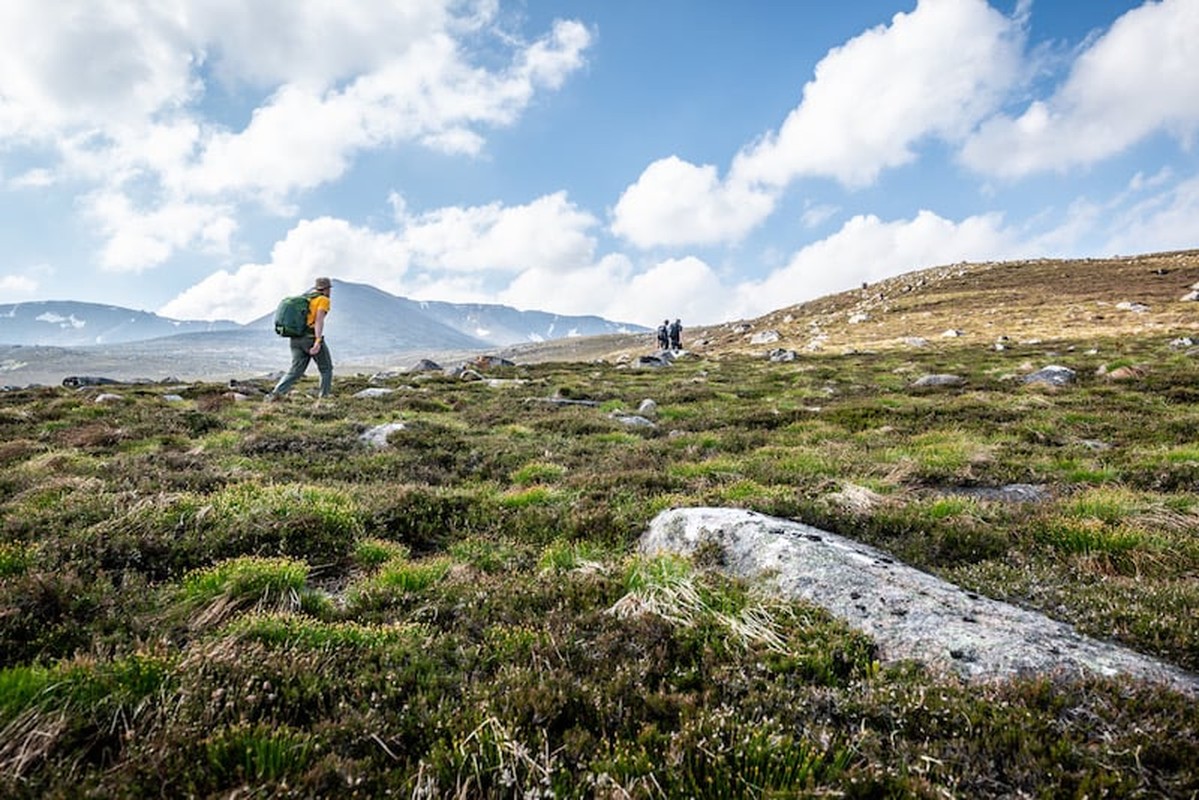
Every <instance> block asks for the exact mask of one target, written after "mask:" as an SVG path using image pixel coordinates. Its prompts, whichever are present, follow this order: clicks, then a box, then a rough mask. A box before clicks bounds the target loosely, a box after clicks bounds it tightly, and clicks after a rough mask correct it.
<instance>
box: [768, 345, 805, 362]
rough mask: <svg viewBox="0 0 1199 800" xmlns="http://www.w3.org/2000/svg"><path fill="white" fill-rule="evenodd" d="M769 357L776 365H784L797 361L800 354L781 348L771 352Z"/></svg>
mask: <svg viewBox="0 0 1199 800" xmlns="http://www.w3.org/2000/svg"><path fill="white" fill-rule="evenodd" d="M768 357H769V358H770V360H771V361H773V362H775V363H776V364H783V363H788V362H791V361H795V360H796V359H797V358H799V353H796V352H795V351H794V350H785V349H783V348H781V347H779V348H775V349H774V350H771V351H770V353H769V354H768Z"/></svg>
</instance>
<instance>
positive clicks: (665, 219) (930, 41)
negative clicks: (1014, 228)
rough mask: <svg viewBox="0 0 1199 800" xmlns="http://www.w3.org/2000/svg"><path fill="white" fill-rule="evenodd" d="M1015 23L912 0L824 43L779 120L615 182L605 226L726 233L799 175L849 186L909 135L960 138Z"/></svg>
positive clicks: (705, 235) (1007, 54) (651, 235)
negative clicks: (743, 138) (879, 20)
mask: <svg viewBox="0 0 1199 800" xmlns="http://www.w3.org/2000/svg"><path fill="white" fill-rule="evenodd" d="M1022 43H1023V31H1022V27H1021V25H1020V23H1019V21H1018V20H1013V19H1009V18H1007V17H1004V16H1003V15H1002V14H1000V13H999V12H997V11H995V10H994V9H992V8H991V7H990V6H989V5H987V3H986V2H984V0H921V2H919V3H918V4H917V6H916V9H915V10H914V11H912V12H911V13H901V14H896V15H895V16H894V18H893V19H892V20H891V23H890V25H887V26H880V27H878V28H874V29H872V30H869V31H867V32H865V33H863V34H861V35H860V36H858V37H856V38H854V39H851V40H850V41H849V42H847V43H846V44H845V45H843V46H841V47H839V48H836V49H834V50H832V51H831V52H830V53H829V54H828V55H827V56H825V57H824V59H822V60H821V62H820V63H819V64H818V65H817V66H816V70H815V77H814V78H813V79H812V80H811V81H810V82H809V83H808V84H807V85H806V86H805V87H804V89H803V98H802V101H801V102H800V104H799V106H797V107H796V108H795V109H794V110H793V111H791V113H790V114H789V115H788V116H787V118H786V120H785V121H784V122H783V124H782V126H781V127H780V128H779V130H778V131H772V132H769V133H767V134H766V135H764V136H763V137H762V138H761V139H760V140H759V141H757V142H755V143H753V144H751V145H749V146H747V147H746V148H745V149H743V150H742V151H741V152H740V153H738V154H737V155H736V156H735V158H734V159H733V163H732V166H731V168H730V169H729V174H728V176H727V177H726V178H725V179H724V180H721V179H720V178H719V176H718V175H717V171H716V168H715V167H713V166H711V165H704V166H696V165H694V164H690V163H688V162H686V161H684V160H682V159H680V158H678V157H675V156H672V157H670V158H665V159H661V160H659V161H656V162H654V163H653V164H651V165H650V166H649V167H648V168H646V170H645V171H644V172H643V173H642V174H641V176H640V177H639V178H638V180H637V181H636V183H634V184H633V185H632V186H630V187H629V188H628V189H626V190H625V192H624V194H623V195H622V197H621V198H620V201H619V202H618V203H617V205H616V207H615V209H614V211H613V222H612V230H613V232H614V233H616V234H617V235H620V236H623V237H624V238H625V239H627V240H628V241H630V242H631V243H633V244H635V245H637V246H639V247H652V246H655V245H679V244H710V243H715V242H722V241H735V240H737V239H738V238H740V237H742V236H744V235H745V234H746V233H747V232H748V231H749V230H751V229H752V228H754V227H755V226H756V225H758V224H759V223H761V222H762V221H763V220H764V219H765V218H766V217H768V216H769V215H770V214H771V213H772V212H773V210H774V207H775V201H776V199H777V196H778V194H779V193H780V192H781V191H782V190H783V189H785V188H786V187H787V186H788V185H789V184H790V183H792V182H793V181H795V180H796V179H798V178H805V177H827V178H831V179H834V180H837V181H839V182H841V183H842V184H844V185H846V186H849V187H861V186H865V185H867V184H870V183H872V182H873V181H875V180H876V179H877V178H878V176H879V174H880V173H881V172H882V171H883V170H885V169H888V168H894V167H899V166H902V165H904V164H907V163H909V162H911V161H913V160H914V159H915V158H916V145H917V144H918V143H919V142H921V141H922V140H925V139H929V138H937V139H941V140H945V141H949V142H957V141H960V140H962V139H963V138H964V137H965V136H966V135H967V134H968V133H970V131H971V130H972V129H973V128H974V126H975V125H976V124H977V123H978V121H979V120H981V119H983V118H984V117H985V116H987V115H989V114H991V113H992V112H994V110H995V109H996V108H997V107H998V105H999V104H1000V103H1001V102H1002V100H1003V98H1004V96H1005V92H1006V91H1007V90H1008V89H1009V88H1010V87H1011V85H1012V84H1013V83H1014V82H1015V81H1016V79H1017V78H1018V76H1019V73H1020V66H1021V58H1020V56H1021V47H1022Z"/></svg>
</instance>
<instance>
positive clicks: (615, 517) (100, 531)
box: [0, 254, 1199, 798]
mask: <svg viewBox="0 0 1199 800" xmlns="http://www.w3.org/2000/svg"><path fill="white" fill-rule="evenodd" d="M1161 258H1166V257H1161ZM1178 258H1179V259H1180V260H1179V262H1178V264H1180V265H1181V266H1178V265H1175V266H1171V267H1170V268H1169V269H1170V272H1169V273H1168V274H1165V275H1158V274H1156V273H1151V272H1149V270H1148V269H1146V268H1145V266H1146V265H1145V264H1139V265H1135V266H1129V267H1128V269H1129V270H1130V271H1129V273H1128V275H1127V276H1126V277H1125V278H1121V279H1120V280H1119V281H1116V280H1115V279H1114V278H1113V279H1112V281H1111V283H1110V285H1109V287H1108V290H1106V291H1105V292H1103V293H1097V292H1098V290H1097V288H1096V283H1097V278H1096V277H1095V276H1094V275H1093V274H1091V275H1090V277H1089V278H1088V277H1086V275H1084V274H1077V275H1076V273H1075V272H1074V271H1073V269H1074V268H1075V267H1077V268H1078V269H1082V268H1083V267H1085V266H1086V265H1085V264H1084V265H1078V264H1074V265H1070V264H1057V265H1056V267H1055V268H1050V267H1047V266H1044V265H1042V264H1041V263H1040V262H1030V264H1029V265H1025V266H1020V267H1017V266H1003V265H993V266H988V265H982V266H976V267H971V268H964V267H963V268H947V271H946V272H945V273H944V277H943V278H938V279H935V280H934V279H931V278H930V277H929V276H934V277H935V276H936V275H940V274H941V273H937V272H936V271H934V272H932V273H927V274H926V275H924V276H923V277H924V280H923V283H921V282H920V281H921V277H922V276H906V277H905V279H903V280H899V279H897V280H896V281H894V282H889V283H888V285H887V286H883V285H881V284H880V285H879V287H877V289H876V294H877V293H880V292H881V294H882V296H883V300H882V301H881V302H883V303H884V305H883V306H879V307H878V308H876V309H874V310H873V311H869V310H866V311H863V310H854V309H856V308H857V306H856V304H858V303H864V302H867V301H868V300H869V298H862V297H856V298H855V293H848V294H846V295H841V296H837V297H835V298H826V299H825V300H823V301H820V302H816V303H812V304H806V305H805V306H801V307H797V308H795V309H787V310H783V311H780V312H779V313H778V315H775V316H772V317H771V318H770V319H765V320H759V321H753V322H752V323H751V324H750V330H762V329H767V328H771V329H781V330H780V342H779V343H778V344H772V345H769V346H768V347H762V346H751V345H748V344H747V341H746V336H747V331H744V330H742V331H740V332H735V331H734V330H733V328H732V326H725V327H718V328H713V329H711V330H709V331H703V332H693V335H694V336H695V337H696V338H706V339H707V340H708V343H707V344H705V345H697V346H696V347H695V348H694V349H695V354H694V355H692V356H689V357H686V358H684V359H682V360H680V361H678V362H677V363H676V364H675V365H674V366H673V367H670V368H666V369H635V368H631V367H627V366H623V365H618V364H616V363H614V362H613V361H612V360H609V361H608V362H607V363H591V362H590V361H587V360H585V359H590V358H592V357H594V356H595V355H596V354H597V353H596V352H583V351H579V350H576V352H575V353H574V354H573V356H574V357H575V358H577V359H578V360H558V361H555V360H546V361H542V362H541V363H531V362H532V361H533V360H534V359H531V360H530V363H527V364H524V365H522V366H517V367H509V368H503V369H491V370H487V375H486V377H487V378H489V379H490V380H478V381H464V380H460V379H455V378H450V377H447V376H442V375H436V376H432V377H429V376H424V377H418V376H409V377H406V378H399V379H394V380H391V381H388V382H387V383H386V384H384V385H385V386H386V388H390V389H393V390H394V391H392V392H391V393H389V394H386V395H383V396H380V397H373V398H366V397H364V398H356V397H354V396H353V395H354V393H355V392H357V391H358V390H360V389H363V388H366V386H367V383H366V380H365V379H364V378H341V379H340V380H339V383H338V386H337V392H338V396H337V397H336V398H335V399H334V400H333V401H332V402H325V403H323V404H320V405H318V404H316V403H315V402H314V401H313V400H311V399H308V398H306V397H303V396H302V395H301V396H296V397H294V398H293V399H292V400H291V401H290V402H287V403H281V404H275V405H264V404H262V403H258V402H253V401H250V402H239V401H236V400H234V399H232V398H230V397H229V396H227V390H226V388H225V387H224V386H222V385H221V384H217V383H212V384H193V385H188V386H183V387H174V388H172V389H169V390H168V389H164V388H163V387H149V386H123V387H122V386H118V387H103V389H104V391H105V392H111V393H113V394H115V395H117V396H118V397H117V398H115V399H106V400H105V401H103V402H98V397H97V393H96V392H80V391H71V390H67V389H60V388H54V389H25V390H19V391H13V392H6V393H2V394H0V466H2V469H0V524H2V528H0V659H2V661H0V796H5V797H29V798H33V797H38V798H41V797H80V796H117V797H148V796H153V797H162V796H167V797H187V796H194V797H228V796H235V795H236V796H238V797H310V796H336V797H354V796H357V797H379V796H387V795H389V794H390V795H393V796H413V797H440V796H461V797H511V796H557V797H613V798H615V797H687V796H705V797H793V796H824V795H834V796H847V797H880V796H890V797H930V798H931V797H944V796H950V795H952V796H969V797H1013V796H1047V797H1052V796H1068V797H1076V796H1077V797H1082V796H1087V797H1142V796H1152V797H1158V796H1162V797H1193V796H1195V794H1196V793H1197V792H1199V710H1197V709H1196V704H1195V702H1194V698H1189V697H1184V696H1181V695H1177V694H1173V693H1171V692H1168V691H1163V690H1161V689H1160V688H1157V687H1152V686H1143V685H1138V684H1136V683H1135V682H1132V681H1129V680H1126V679H1112V680H1099V679H1093V678H1081V677H1070V676H1038V675H1029V676H1027V677H1025V678H1023V679H1021V680H1018V681H1013V682H1005V683H997V684H988V685H983V686H978V685H964V684H962V683H960V682H959V681H957V680H955V679H953V678H950V677H947V676H943V675H936V674H931V673H929V672H928V671H926V670H925V669H923V668H922V667H921V666H920V665H919V664H903V665H900V666H882V665H880V664H879V662H878V660H877V658H876V653H875V651H874V649H873V646H872V643H871V642H870V641H868V640H867V639H865V637H863V636H861V635H859V634H857V633H854V632H852V631H850V630H849V629H848V628H846V627H845V626H844V625H842V624H840V623H838V622H837V621H835V620H833V619H831V618H830V617H829V616H828V615H827V614H825V613H823V612H822V611H821V610H819V609H818V608H814V607H809V606H805V605H802V604H798V603H784V602H782V601H779V600H777V599H775V598H771V597H767V596H763V595H762V594H760V593H759V592H757V591H755V589H754V587H753V586H748V585H742V584H739V583H735V582H732V581H729V580H727V579H723V578H721V577H719V576H718V575H716V574H714V573H711V572H708V571H705V570H704V569H703V565H702V563H701V564H692V563H684V562H679V561H672V560H666V559H663V560H654V561H646V560H643V559H639V558H638V557H636V556H635V555H634V550H633V546H634V544H635V542H636V539H637V537H638V535H639V534H640V532H641V531H642V530H643V529H644V528H645V526H646V524H647V522H648V521H649V520H650V519H651V518H652V517H653V516H654V514H656V513H657V512H658V511H660V510H662V509H665V508H668V507H672V506H682V505H698V504H705V505H727V506H736V507H744V508H752V509H755V510H758V511H762V512H765V513H768V514H775V515H780V516H785V517H790V518H794V519H798V520H802V521H804V522H807V523H809V524H813V525H816V526H819V527H822V528H825V529H827V530H830V531H834V532H837V533H840V534H843V535H847V536H852V537H855V538H857V539H859V540H861V541H864V542H868V543H870V544H872V545H875V546H877V547H880V548H883V549H885V550H887V551H889V552H891V553H893V554H895V555H896V556H897V557H899V558H902V559H904V560H905V561H907V562H909V563H911V564H913V565H915V566H918V567H920V568H922V569H926V570H928V571H931V572H934V573H936V574H938V575H940V576H942V577H944V578H946V579H948V580H951V581H954V582H956V583H958V584H961V585H964V586H967V587H969V588H971V589H972V590H974V591H978V592H980V593H983V594H986V595H989V596H992V597H996V598H1000V599H1005V600H1009V601H1011V602H1015V603H1019V604H1021V605H1024V606H1027V607H1029V608H1034V609H1037V610H1040V611H1042V612H1044V613H1046V614H1048V615H1050V616H1052V617H1054V618H1056V619H1060V620H1064V621H1067V622H1070V623H1072V624H1074V625H1076V626H1077V627H1078V628H1079V629H1081V630H1083V631H1084V632H1086V633H1089V634H1091V635H1094V636H1097V637H1101V638H1105V639H1111V640H1115V641H1118V642H1120V643H1122V644H1124V645H1127V646H1129V647H1131V648H1133V649H1136V650H1138V651H1140V652H1143V653H1147V654H1150V655H1154V656H1156V657H1159V658H1162V659H1164V660H1166V661H1169V662H1171V663H1173V664H1176V665H1178V666H1180V667H1183V668H1185V669H1187V670H1190V671H1199V626H1197V625H1196V622H1195V620H1196V619H1197V618H1199V581H1197V580H1196V578H1197V577H1199V538H1197V537H1196V532H1197V531H1199V492H1197V488H1199V445H1197V444H1196V442H1199V410H1197V408H1196V405H1195V401H1196V399H1199V388H1196V387H1199V362H1197V360H1196V358H1197V357H1196V356H1195V355H1194V354H1193V353H1192V352H1191V350H1190V348H1189V347H1188V346H1187V345H1185V344H1183V343H1180V342H1178V341H1177V339H1179V338H1180V337H1181V336H1184V335H1186V334H1187V333H1188V327H1189V325H1190V322H1191V320H1190V319H1188V318H1187V316H1186V314H1187V313H1189V312H1190V309H1191V308H1199V306H1195V305H1194V304H1185V303H1181V302H1180V301H1179V300H1178V298H1179V297H1181V296H1182V295H1183V294H1184V293H1185V292H1186V291H1187V286H1188V285H1189V283H1193V282H1194V281H1195V280H1199V274H1194V275H1192V272H1193V271H1194V269H1195V268H1194V267H1192V266H1190V264H1191V263H1192V262H1191V259H1192V258H1193V257H1192V256H1190V255H1186V254H1184V256H1180V257H1178ZM1181 259H1185V263H1183V260H1181ZM1129 263H1130V264H1133V262H1129ZM1170 263H1171V264H1174V262H1170ZM1154 269H1157V267H1154ZM957 272H960V273H962V274H955V273H957ZM1067 272H1068V273H1070V275H1074V276H1075V277H1073V278H1070V279H1064V278H1063V277H1062V276H1063V274H1065V273H1067ZM1004 275H1008V276H1009V277H1007V278H1004V277H1003V276H1004ZM1011 276H1015V278H1014V282H1013V280H1012V278H1011ZM1135 276H1141V278H1142V281H1141V282H1140V283H1133V282H1132V280H1133V278H1134V277H1135ZM1001 278H1002V279H1001ZM1158 278H1162V279H1165V278H1171V279H1172V280H1176V281H1177V283H1178V284H1181V285H1176V284H1173V283H1172V284H1171V285H1170V287H1169V289H1168V290H1166V289H1162V290H1161V291H1160V294H1151V293H1150V288H1152V287H1156V286H1157V285H1158V284H1156V283H1154V281H1156V280H1157V279H1158ZM905 281H906V283H905ZM1034 281H1040V283H1039V284H1037V283H1034ZM905 285H906V286H909V287H910V288H909V289H908V290H907V291H903V287H904V286H905ZM1017 286H1018V289H1017V288H1016V287H1017ZM1067 287H1073V288H1067ZM1147 287H1149V288H1147ZM870 288H871V287H867V290H865V291H867V292H869V290H870ZM1154 291H1157V290H1156V289H1154ZM888 298H890V299H888ZM1022 298H1023V299H1022ZM1044 298H1052V300H1053V302H1048V303H1041V302H1040V301H1041V300H1042V299H1044ZM1125 301H1128V302H1139V303H1142V304H1144V305H1146V306H1148V307H1149V311H1147V312H1137V311H1126V312H1125V311H1122V310H1117V309H1116V304H1118V303H1122V302H1125ZM1104 304H1107V305H1104ZM887 309H890V310H887ZM938 309H940V310H938ZM993 309H1002V311H1001V312H1000V311H996V312H995V313H990V312H991V310H993ZM926 312H927V315H926ZM860 313H866V314H869V315H870V317H871V319H869V320H866V321H859V322H852V323H851V322H849V321H848V317H849V316H852V315H853V314H860ZM1088 314H1089V315H1090V317H1088V316H1087V315H1088ZM1170 314H1176V316H1168V315H1170ZM896 315H898V316H896ZM901 317H902V318H903V319H902V320H901V319H900V318H901ZM1093 317H1103V319H1095V318H1093ZM788 318H789V321H788ZM1051 319H1056V320H1059V322H1058V323H1056V324H1054V325H1050V323H1049V320H1051ZM1023 320H1032V322H1022V321H1023ZM1037 320H1040V323H1039V325H1038V323H1037V322H1036V321H1037ZM1129 320H1135V321H1132V322H1130V321H1129ZM814 321H815V322H817V323H818V324H819V325H820V326H821V328H822V330H823V331H824V332H825V333H826V334H827V338H825V339H822V340H821V344H820V349H814V350H808V349H807V348H806V345H807V343H808V342H809V341H810V336H811V332H812V330H813V329H812V323H813V322H814ZM987 321H991V322H993V323H994V324H993V325H992V326H991V327H989V328H988V326H987V324H986V323H987ZM872 322H874V323H875V327H874V328H871V327H870V326H871V323H872ZM892 323H894V324H892ZM917 323H919V324H917ZM1126 323H1127V324H1129V325H1137V326H1140V327H1141V330H1140V331H1134V330H1131V329H1126V328H1124V327H1120V326H1123V325H1124V324H1126ZM1022 326H1027V327H1022ZM949 328H957V329H961V330H962V332H963V335H962V336H959V337H955V338H945V337H941V336H940V333H941V332H942V331H943V330H946V329H949ZM1034 328H1036V329H1035V330H1034ZM863 331H864V333H861V332H863ZM999 335H1004V336H1007V337H1008V339H1007V340H1006V342H1005V347H1004V349H1002V350H997V349H995V348H994V346H993V345H994V343H995V341H996V339H997V337H998V336H999ZM840 336H844V337H846V338H845V339H844V340H842V339H839V338H837V337H840ZM850 336H857V337H859V338H857V339H853V340H851V339H850V338H848V337H850ZM915 336H923V337H926V339H927V343H926V344H925V345H924V346H915V345H913V344H911V343H905V341H904V340H905V339H906V338H910V337H915ZM722 337H725V338H722ZM1022 342H1023V343H1022ZM576 346H577V347H583V348H585V347H586V346H587V345H586V344H585V343H584V344H579V343H576ZM770 347H792V348H795V349H796V350H797V351H800V357H799V358H798V359H797V360H795V361H792V362H781V363H775V362H771V361H769V360H767V359H765V358H763V357H761V356H760V355H758V353H760V352H764V351H765V350H767V349H769V348H770ZM648 349H649V348H648V346H645V347H643V348H642V350H641V352H646V351H648ZM603 350H604V352H605V353H606V354H607V355H609V356H612V355H613V354H619V353H620V352H626V353H633V352H637V350H636V349H635V348H634V347H633V346H631V345H630V343H628V342H625V343H623V344H621V345H620V346H613V343H612V342H610V341H607V342H605V343H604V345H603ZM1049 364H1058V365H1063V366H1067V367H1069V368H1071V369H1073V370H1074V371H1075V373H1076V376H1077V377H1076V380H1075V382H1074V383H1073V384H1072V385H1069V386H1065V387H1060V388H1053V387H1047V386H1043V385H1034V384H1026V383H1025V382H1024V381H1023V380H1022V377H1023V376H1025V375H1027V374H1028V373H1030V372H1031V371H1032V370H1034V369H1037V368H1040V367H1043V366H1046V365H1049ZM934 373H935V374H945V373H953V374H956V375H958V376H959V377H961V378H962V379H963V382H962V383H961V385H958V386H951V387H919V386H914V385H913V384H914V383H915V381H916V380H917V379H918V378H919V377H921V376H922V375H926V374H934ZM263 388H266V387H263ZM167 392H175V393H177V394H178V395H179V396H180V398H181V399H175V398H171V399H168V398H167V397H165V395H166V394H167ZM647 398H648V399H652V400H654V401H655V403H656V405H657V408H656V411H654V412H647V414H646V415H647V416H648V417H650V418H651V419H652V421H653V422H654V423H655V424H654V425H653V426H652V427H651V426H647V425H629V424H626V423H625V422H622V421H621V420H620V419H618V416H619V415H616V414H615V412H618V411H625V412H634V411H636V409H637V408H638V407H639V406H640V404H641V402H642V401H643V400H645V399H647ZM564 401H587V402H583V403H580V402H564ZM391 422H402V423H403V428H402V429H399V430H396V431H395V432H393V433H391V435H390V437H389V439H388V446H386V447H384V448H373V447H369V446H367V445H365V444H363V443H362V441H361V438H360V437H361V435H362V434H363V433H364V432H365V431H367V430H369V429H371V428H373V427H375V426H377V425H381V424H384V423H391ZM1016 483H1019V484H1030V485H1033V486H1035V487H1037V489H1038V490H1037V491H1036V492H1035V493H1032V494H1033V495H1034V496H1035V497H1037V498H1039V499H1036V500H1033V501H1028V502H1012V501H1010V500H1007V499H1004V495H1003V494H1002V493H995V492H988V491H986V490H987V489H994V488H998V487H1003V486H1007V485H1010V484H1016Z"/></svg>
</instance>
